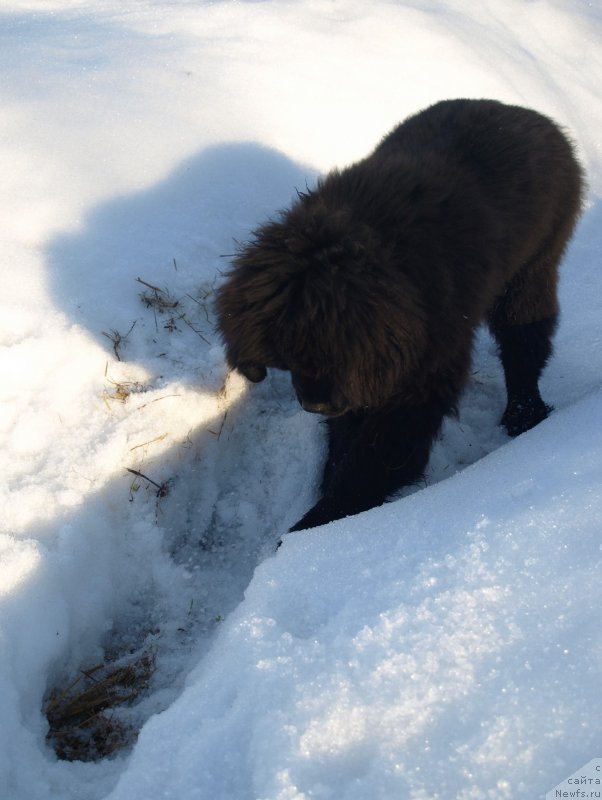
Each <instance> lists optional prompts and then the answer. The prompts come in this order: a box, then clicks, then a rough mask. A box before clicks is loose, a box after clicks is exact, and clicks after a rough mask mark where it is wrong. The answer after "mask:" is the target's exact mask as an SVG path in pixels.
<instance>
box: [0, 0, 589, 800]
mask: <svg viewBox="0 0 602 800" xmlns="http://www.w3.org/2000/svg"><path fill="white" fill-rule="evenodd" d="M600 75H602V6H600V4H599V2H596V1H595V0H594V2H587V0H449V1H448V2H444V1H443V0H407V1H401V0H400V1H399V2H393V0H373V2H370V3H362V2H359V0H278V2H276V0H264V1H263V2H262V1H261V0H256V1H255V2H253V1H252V0H248V1H247V2H244V1H241V2H235V0H227V1H225V2H220V1H219V0H217V1H216V2H208V1H207V2H203V1H202V0H188V1H186V0H180V2H177V1H175V0H174V2H169V1H168V0H129V1H128V2H118V0H102V2H98V3H94V4H91V3H86V2H83V0H3V2H2V6H1V8H0V76H1V77H0V97H1V103H0V114H1V117H2V125H1V126H0V156H1V159H2V165H3V166H2V182H1V185H0V195H1V198H2V200H1V204H2V205H1V207H2V224H1V226H0V239H1V242H2V253H3V259H4V270H3V290H2V293H1V294H0V304H1V306H2V309H1V313H0V320H1V322H0V337H1V338H0V373H1V374H2V389H1V395H0V429H1V431H2V437H3V446H2V450H1V451H0V463H1V471H2V475H3V477H4V480H3V485H2V488H0V498H1V502H0V524H1V529H0V530H1V533H0V787H2V789H1V790H0V795H1V796H2V798H3V800H4V798H6V800H159V798H163V799H164V798H173V799H174V800H309V798H314V799H315V800H368V798H369V799H370V800H405V799H406V798H407V799H408V800H449V798H457V799H458V800H490V799H491V798H494V799H496V800H497V799H498V798H499V799H500V800H504V799H505V798H512V800H523V798H524V800H532V799H533V798H543V797H544V796H545V794H546V792H548V791H549V790H550V789H552V788H553V787H554V786H556V785H557V784H559V783H560V782H561V781H563V780H564V779H565V778H567V776H569V775H571V774H572V773H574V772H575V771H576V770H578V769H579V768H580V767H581V765H583V764H585V763H586V762H589V761H591V760H592V759H595V758H600V757H602V726H601V724H600V720H601V719H602V693H601V692H600V685H601V680H602V633H601V627H600V621H599V614H600V608H601V607H602V589H601V588H600V587H601V581H600V565H601V561H602V425H601V424H600V421H601V419H602V341H601V339H602V334H601V331H602V272H601V269H600V265H601V264H602V202H601V197H602V139H601V138H600V131H601V130H602V101H601V99H600ZM447 97H494V98H497V99H499V100H502V101H506V102H513V103H517V104H522V105H526V106H530V107H533V108H536V109H538V110H539V111H542V112H544V113H547V114H549V115H550V116H552V117H553V118H554V119H556V120H557V121H558V122H559V123H561V124H562V125H563V126H565V128H566V130H567V131H568V132H569V134H570V135H571V137H572V139H573V141H574V142H575V144H576V147H577V151H578V154H579V157H580V159H581V161H582V163H583V165H584V168H585V169H586V172H587V175H588V180H589V193H588V198H587V207H586V209H585V211H584V215H583V218H582V221H581V223H580V226H579V228H578V230H577V232H576V235H575V237H574V240H573V243H572V245H571V247H570V249H569V251H568V253H567V256H566V259H565V262H564V266H563V274H562V275H563V276H562V284H561V306H562V321H561V325H560V327H559V330H558V334H557V337H556V348H555V354H554V357H553V359H552V360H551V362H550V364H549V366H548V368H547V370H546V372H545V375H544V378H543V380H542V394H543V396H544V398H545V399H546V401H547V402H549V403H552V404H553V405H554V407H555V412H554V414H553V415H551V417H550V418H549V419H548V420H546V421H545V422H544V423H542V424H541V425H539V426H538V427H537V428H535V429H533V430H532V431H530V432H529V433H527V434H525V435H523V436H521V437H519V438H518V439H516V440H509V439H508V437H507V436H506V435H505V433H504V432H503V430H502V429H501V428H500V426H499V419H500V416H501V413H502V411H503V408H504V400H505V397H504V387H503V379H502V373H501V368H500V366H499V363H498V361H497V357H496V353H495V347H494V345H493V342H492V341H491V339H490V338H489V336H488V335H487V334H486V333H485V332H482V334H480V335H479V337H478V341H477V344H476V349H475V358H474V366H473V376H472V382H471V385H470V386H469V388H468V390H467V392H466V395H465V397H464V399H463V403H462V406H461V409H460V414H459V418H458V419H457V420H448V421H447V422H446V424H445V426H444V430H443V433H442V436H441V438H440V440H439V441H438V442H437V444H436V446H435V448H434V450H433V453H432V457H431V461H430V466H429V470H428V474H427V476H426V480H425V483H424V486H421V487H413V488H412V489H411V490H406V491H404V492H402V493H401V495H402V496H399V497H398V498H396V499H393V500H392V501H391V502H389V503H387V504H385V505H384V506H382V507H380V508H376V509H373V510H371V511H369V512H366V513H364V514H361V515H358V516H357V517H351V518H347V519H344V520H340V521H338V522H335V523H331V524H330V525H327V526H324V527H323V528H318V529H314V530H311V531H307V532H302V533H296V534H290V535H287V534H286V530H287V529H288V527H289V526H290V525H291V524H293V523H294V522H296V520H297V519H298V518H299V517H300V516H301V515H302V514H303V513H304V511H306V510H307V508H308V507H309V506H310V505H311V504H312V502H313V500H314V498H315V494H316V487H317V482H318V480H319V471H320V464H321V461H322V458H323V456H324V430H323V426H322V425H321V424H320V422H319V420H318V419H316V418H315V417H314V416H312V415H309V414H306V413H304V412H303V411H301V409H300V408H299V407H298V404H297V403H296V401H295V398H294V395H293V392H292V390H291V387H290V382H289V380H288V379H287V377H286V375H284V374H273V375H270V376H269V379H268V380H266V381H265V382H264V383H263V384H261V385H258V386H250V385H249V384H247V383H246V382H245V381H244V379H243V378H241V377H240V376H237V375H235V374H227V371H226V367H225V364H224V356H223V349H222V347H221V344H220V342H219V339H218V337H217V336H216V333H215V329H214V321H215V320H214V315H213V310H212V296H213V292H214V289H215V286H216V285H217V283H218V282H219V281H220V280H221V279H222V274H223V272H224V270H225V269H227V267H228V261H229V256H230V255H231V254H232V253H233V252H234V249H235V248H236V246H237V244H236V243H237V242H242V241H244V240H245V238H246V237H247V236H248V235H249V232H250V230H251V229H252V228H253V227H254V226H256V225H257V224H258V223H260V222H262V221H264V220H265V219H266V217H268V216H270V215H272V214H273V213H274V212H275V210H277V209H279V208H281V207H283V206H286V205H287V203H289V201H290V200H291V198H292V197H294V196H295V192H296V189H302V190H303V189H305V187H306V185H310V186H311V185H312V183H313V182H315V180H316V177H317V176H318V175H319V174H321V173H323V172H324V171H326V170H327V169H329V168H331V167H333V166H342V165H344V164H346V163H348V162H350V161H351V160H353V159H356V158H360V157H362V156H363V155H365V154H366V153H367V152H369V150H370V149H371V148H372V147H373V146H374V145H375V144H376V143H377V142H378V140H379V139H380V138H381V136H382V135H384V134H385V133H386V132H387V131H388V130H389V129H390V128H391V127H392V126H393V125H394V124H396V123H397V122H399V121H400V120H401V119H403V118H404V117H405V116H407V115H408V114H410V113H412V112H414V111H417V110H419V109H421V108H424V107H425V106H427V105H429V104H430V103H432V102H435V101H436V100H439V99H442V98H447ZM128 470H131V471H128ZM281 538H282V546H281V547H280V548H278V549H277V543H278V541H279V540H280V539H281ZM141 655H150V657H152V659H153V663H154V672H153V674H152V677H151V678H150V681H149V683H148V686H146V687H145V688H144V690H143V691H142V692H141V693H140V694H139V696H138V697H137V698H136V699H135V701H134V702H132V703H131V704H130V705H127V704H126V705H123V706H120V707H118V708H116V709H115V710H114V712H113V713H114V714H115V718H116V720H118V721H119V722H120V724H123V725H124V726H125V727H126V728H127V729H128V730H131V731H136V732H137V731H139V736H138V739H137V741H135V742H133V743H132V744H131V745H130V746H128V747H124V748H121V749H119V750H118V751H117V752H116V754H115V755H112V756H111V757H105V758H98V759H97V760H95V761H94V760H93V761H88V762H83V761H68V760H64V759H62V758H58V757H57V755H56V752H55V749H54V748H53V746H52V740H51V739H50V740H49V739H47V734H48V730H49V723H48V719H47V716H46V711H47V709H48V703H49V698H52V697H53V696H54V695H53V693H56V692H57V691H59V692H60V691H61V687H66V686H68V685H69V684H70V683H72V682H73V681H74V680H75V679H76V678H77V676H78V675H81V674H82V671H89V670H91V669H93V668H94V667H95V665H98V664H99V663H103V662H106V661H111V660H112V661H115V662H116V663H119V660H120V659H121V660H123V659H126V660H127V658H132V659H135V658H138V657H140V656H141ZM591 796H599V795H595V794H592V795H591Z"/></svg>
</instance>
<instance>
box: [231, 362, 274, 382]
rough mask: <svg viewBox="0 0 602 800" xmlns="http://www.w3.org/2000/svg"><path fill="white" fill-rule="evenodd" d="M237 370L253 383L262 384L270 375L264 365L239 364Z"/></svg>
mask: <svg viewBox="0 0 602 800" xmlns="http://www.w3.org/2000/svg"><path fill="white" fill-rule="evenodd" d="M236 369H237V370H238V371H239V372H240V373H241V374H242V375H244V376H245V378H246V379H247V380H249V381H251V383H260V382H261V381H262V380H263V379H264V378H265V376H266V375H267V374H268V373H267V370H266V368H265V367H264V366H263V364H249V363H246V364H237V365H236Z"/></svg>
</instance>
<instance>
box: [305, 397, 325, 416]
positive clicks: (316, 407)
mask: <svg viewBox="0 0 602 800" xmlns="http://www.w3.org/2000/svg"><path fill="white" fill-rule="evenodd" d="M300 403H301V408H302V409H303V410H304V411H309V413H310V414H326V415H327V414H329V413H330V406H329V405H328V404H327V403H311V402H310V401H309V400H300Z"/></svg>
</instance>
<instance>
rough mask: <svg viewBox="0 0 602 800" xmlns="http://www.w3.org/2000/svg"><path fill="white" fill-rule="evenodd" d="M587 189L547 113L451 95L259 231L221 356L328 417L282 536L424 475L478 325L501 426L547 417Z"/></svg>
mask: <svg viewBox="0 0 602 800" xmlns="http://www.w3.org/2000/svg"><path fill="white" fill-rule="evenodd" d="M581 192H582V174H581V169H580V167H579V164H578V163H577V161H576V159H575V156H574V153H573V150H572V147H571V145H570V144H569V142H568V141H567V139H566V138H565V136H564V135H563V134H562V133H561V131H560V130H559V129H558V127H557V126H556V125H555V124H554V123H553V122H551V121H550V120H549V119H547V118H546V117H544V116H541V115H540V114H538V113H536V112H535V111H530V110H528V109H524V108H519V107H516V106H506V105H502V104H501V103H498V102H496V101H492V100H450V101H445V102H441V103H437V104H436V105H434V106H432V107H431V108H428V109H426V110H425V111H422V112H421V113H419V114H416V115H415V116H413V117H410V118H409V119H407V120H406V121H405V122H403V123H402V124H401V125H399V126H398V127H397V128H395V129H394V130H393V131H392V132H391V133H390V134H389V135H388V136H387V137H385V139H383V141H382V142H381V143H380V144H379V146H378V147H377V148H376V150H375V151H374V152H373V153H372V154H371V155H370V156H368V157H367V158H365V159H364V160H363V161H359V162H358V163H356V164H353V165H352V166H350V167H348V168H346V169H344V170H342V171H338V170H335V171H333V172H331V173H330V174H329V175H327V176H326V177H325V178H324V179H323V180H322V181H320V182H319V183H318V186H317V188H316V189H315V190H313V191H309V192H308V193H307V194H300V195H299V199H298V200H297V201H296V202H295V204H294V205H293V206H292V208H291V209H290V210H287V211H285V212H282V214H281V215H280V217H279V218H278V220H277V221H273V222H269V223H267V224H266V225H264V226H263V227H261V228H260V229H259V230H258V231H257V232H256V235H255V238H254V240H253V241H252V242H251V243H250V244H249V245H248V246H246V247H245V248H244V249H243V250H242V251H241V252H240V254H239V255H238V256H237V258H236V259H235V261H234V266H233V269H232V271H231V272H230V273H229V276H228V279H227V280H226V282H225V283H224V285H223V286H222V287H221V288H220V289H219V291H218V297H217V311H218V320H219V322H218V326H219V329H220V332H221V334H222V337H223V340H224V342H225V345H226V356H227V360H228V363H229V364H230V366H231V367H235V368H236V369H238V370H239V371H240V372H242V374H243V375H245V376H246V377H247V378H248V379H249V380H251V381H260V380H262V379H263V378H264V377H265V375H266V368H269V367H274V368H276V369H282V370H289V371H290V372H291V376H292V382H293V386H294V388H295V390H296V392H297V396H298V398H299V401H300V403H301V405H302V406H303V408H304V409H306V410H307V411H313V412H316V413H319V414H324V415H326V416H327V417H328V430H329V453H328V460H327V462H326V465H325V468H324V475H323V478H322V496H321V499H320V500H319V501H318V503H317V504H316V505H315V506H314V507H313V508H312V509H311V510H310V511H308V512H307V514H306V515H305V516H304V517H303V518H302V519H301V520H300V521H299V522H298V523H297V524H296V525H295V526H294V527H293V528H292V529H291V530H298V529H301V528H309V527H313V526H315V525H321V524H323V523H326V522H329V521H330V520H334V519H338V518H340V517H344V516H346V515H348V514H355V513H357V512H359V511H363V510H364V509H367V508H371V507H372V506H375V505H379V504H380V503H382V502H383V501H384V500H385V498H386V497H387V495H389V494H391V493H392V492H393V491H395V490H396V489H398V488H399V487H401V486H404V485H407V484H410V483H414V482H416V481H417V480H418V479H419V477H420V476H421V474H422V472H423V471H424V468H425V466H426V464H427V461H428V457H429V451H430V448H431V444H432V442H433V439H434V438H435V436H436V435H437V433H438V431H439V428H440V426H441V422H442V420H443V418H444V416H445V415H446V414H450V413H453V412H454V411H455V409H456V406H457V403H458V398H459V396H460V393H461V392H462V389H463V387H464V385H465V383H466V380H467V376H468V374H469V368H470V360H471V350H472V343H473V335H474V332H475V329H476V328H477V327H478V326H479V325H480V324H481V323H482V322H483V321H485V322H487V324H488V325H489V327H490V329H491V331H492V333H493V335H494V336H495V338H496V340H497V342H498V344H499V351H500V357H501V361H502V365H503V367H504V373H505V378H506V387H507V393H508V405H507V408H506V411H505V413H504V416H503V417H502V423H503V425H504V426H505V427H506V429H507V431H508V433H509V434H510V435H512V436H516V435H518V434H520V433H522V432H523V431H526V430H528V429H529V428H531V427H532V426H533V425H536V424H537V423H538V422H540V421H541V420H543V419H544V418H545V417H546V416H547V414H548V412H549V411H550V408H549V407H548V406H546V404H545V403H544V402H543V400H542V399H541V396H540V394H539V389H538V379H539V376H540V373H541V371H542V369H543V367H544V366H545V364H546V361H547V359H548V357H549V355H550V352H551V337H552V334H553V332H554V328H555V325H556V319H557V314H558V303H557V299H556V284H557V276H558V263H559V261H560V259H561V257H562V254H563V251H564V249H565V246H566V243H567V241H568V239H569V238H570V236H571V233H572V231H573V228H574V225H575V221H576V219H577V217H578V214H579V212H580V208H581Z"/></svg>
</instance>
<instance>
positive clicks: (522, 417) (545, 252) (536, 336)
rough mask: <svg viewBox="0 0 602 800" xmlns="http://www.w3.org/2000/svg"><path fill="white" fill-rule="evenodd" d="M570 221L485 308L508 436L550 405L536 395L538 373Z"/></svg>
mask: <svg viewBox="0 0 602 800" xmlns="http://www.w3.org/2000/svg"><path fill="white" fill-rule="evenodd" d="M573 224H574V223H573V219H567V220H566V221H565V222H564V224H561V225H560V226H559V227H558V229H557V230H556V231H555V233H554V234H553V235H552V236H551V237H550V238H549V239H548V241H547V242H546V243H545V244H544V245H543V246H542V247H541V248H540V250H539V252H538V253H537V254H536V255H535V256H534V257H533V258H531V259H530V260H529V262H528V263H527V264H526V265H525V266H524V267H523V268H522V269H521V270H520V271H519V272H518V273H517V274H516V275H515V276H514V278H513V279H512V280H511V281H510V283H509V285H508V286H507V287H506V291H505V292H504V294H503V295H502V296H501V297H500V298H498V300H497V301H496V303H495V305H494V307H493V308H492V310H491V311H490V313H489V319H488V321H489V327H490V329H491V332H492V333H493V335H494V336H495V338H496V340H497V343H498V346H499V355H500V359H501V362H502V366H503V368H504V377H505V379H506V391H507V395H508V403H507V406H506V410H505V412H504V415H503V417H502V420H501V422H502V425H504V427H505V428H506V430H507V431H508V433H509V434H510V436H518V435H519V434H520V433H524V432H525V431H527V430H529V429H530V428H532V427H533V426H534V425H537V423H539V422H541V421H542V420H543V419H545V418H546V417H547V416H548V414H549V413H550V411H551V410H552V409H551V407H550V406H548V405H546V403H544V401H543V400H542V398H541V395H540V393H539V378H540V376H541V373H542V371H543V368H544V367H545V365H546V363H547V361H548V359H549V357H550V355H551V353H552V336H553V334H554V331H555V329H556V324H557V320H558V300H557V284H558V264H559V262H560V259H561V258H562V254H563V252H564V248H565V245H566V242H567V240H568V237H569V236H570V234H571V232H572V229H573Z"/></svg>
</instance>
